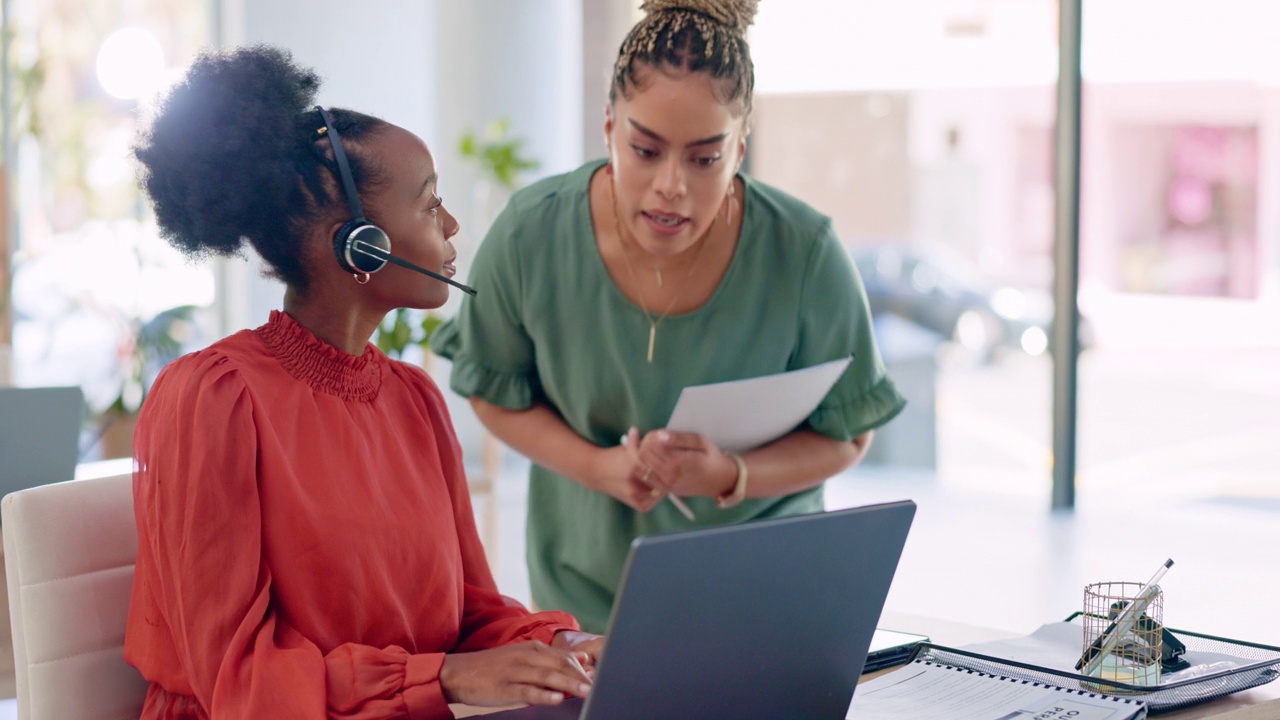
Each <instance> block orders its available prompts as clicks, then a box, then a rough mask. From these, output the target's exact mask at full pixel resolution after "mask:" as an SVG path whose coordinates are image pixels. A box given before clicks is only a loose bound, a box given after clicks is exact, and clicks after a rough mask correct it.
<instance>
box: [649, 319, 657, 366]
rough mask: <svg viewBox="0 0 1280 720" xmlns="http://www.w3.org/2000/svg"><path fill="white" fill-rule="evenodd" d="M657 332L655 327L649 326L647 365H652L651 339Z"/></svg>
mask: <svg viewBox="0 0 1280 720" xmlns="http://www.w3.org/2000/svg"><path fill="white" fill-rule="evenodd" d="M657 332H658V327H657V326H656V325H652V324H650V325H649V363H650V364H653V338H654V335H656V334H657Z"/></svg>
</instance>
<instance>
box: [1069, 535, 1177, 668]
mask: <svg viewBox="0 0 1280 720" xmlns="http://www.w3.org/2000/svg"><path fill="white" fill-rule="evenodd" d="M1171 567H1173V560H1172V559H1169V560H1165V561H1164V564H1163V565H1161V566H1160V569H1159V570H1156V574H1155V575H1152V576H1151V579H1150V580H1148V581H1147V582H1146V584H1144V585H1143V586H1142V591H1141V592H1139V593H1138V596H1137V597H1136V598H1134V599H1133V601H1132V602H1130V603H1129V604H1128V605H1126V606H1125V607H1124V608H1123V609H1122V610H1121V611H1120V614H1119V615H1118V616H1117V617H1116V619H1115V622H1113V623H1111V625H1109V626H1108V627H1107V629H1106V630H1104V631H1103V632H1102V634H1101V635H1099V636H1098V639H1097V640H1094V641H1093V644H1092V645H1090V646H1089V649H1088V650H1086V651H1085V653H1084V655H1083V656H1082V657H1081V658H1080V662H1078V663H1076V669H1077V670H1078V669H1080V668H1081V667H1082V666H1083V667H1084V674H1085V675H1092V674H1093V672H1094V671H1095V670H1096V669H1097V668H1098V665H1101V664H1102V659H1103V658H1105V657H1106V656H1107V655H1109V654H1111V652H1112V651H1114V650H1115V648H1116V646H1117V645H1119V644H1120V639H1121V638H1123V637H1124V636H1125V635H1127V634H1129V632H1130V631H1131V630H1132V629H1133V626H1134V624H1136V623H1137V622H1138V619H1139V618H1141V617H1142V614H1143V613H1144V612H1146V611H1147V606H1148V605H1150V604H1151V601H1152V600H1154V599H1155V594H1156V589H1157V588H1156V583H1158V582H1160V578H1162V577H1164V574H1165V573H1166V572H1168V571H1169V568H1171ZM1095 649H1096V651H1095Z"/></svg>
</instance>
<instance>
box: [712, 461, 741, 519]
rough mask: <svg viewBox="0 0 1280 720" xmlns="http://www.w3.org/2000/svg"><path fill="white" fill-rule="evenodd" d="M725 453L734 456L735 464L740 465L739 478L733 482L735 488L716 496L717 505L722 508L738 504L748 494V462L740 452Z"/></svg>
mask: <svg viewBox="0 0 1280 720" xmlns="http://www.w3.org/2000/svg"><path fill="white" fill-rule="evenodd" d="M725 455H728V456H729V457H730V458H733V462H734V464H736V465H737V466H738V480H737V482H735V483H734V484H733V489H731V490H729V491H728V492H726V493H724V494H723V495H718V496H716V507H718V508H720V509H721V510H724V509H727V508H731V507H733V506H734V505H737V504H738V503H740V502H742V499H743V498H745V497H746V496H747V462H746V461H745V460H743V459H742V456H741V455H739V454H738V453H725Z"/></svg>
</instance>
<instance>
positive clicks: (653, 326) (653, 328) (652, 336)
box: [609, 178, 719, 364]
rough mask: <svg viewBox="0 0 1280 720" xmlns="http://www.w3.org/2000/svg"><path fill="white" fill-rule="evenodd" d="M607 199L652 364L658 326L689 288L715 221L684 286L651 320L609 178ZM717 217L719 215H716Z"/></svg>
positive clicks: (615, 192) (659, 274) (701, 245)
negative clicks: (636, 297)
mask: <svg viewBox="0 0 1280 720" xmlns="http://www.w3.org/2000/svg"><path fill="white" fill-rule="evenodd" d="M609 199H610V201H611V202H612V203H613V208H612V210H613V231H614V233H616V234H617V236H618V247H619V248H620V249H621V250H622V261H623V262H624V263H626V265H627V273H628V274H629V275H630V276H631V282H632V283H634V284H635V286H636V294H637V295H639V296H640V311H641V312H643V313H644V317H645V320H648V321H649V354H648V361H649V363H650V364H652V363H653V345H654V341H655V340H656V338H657V336H658V325H659V324H661V323H662V321H663V320H666V319H667V315H669V314H670V313H671V308H673V307H675V306H676V303H677V302H679V301H680V298H681V297H684V291H685V288H687V287H689V280H690V279H691V278H693V271H694V269H695V268H697V267H698V258H700V257H702V249H703V248H705V247H706V246H707V241H708V238H709V237H710V236H711V229H712V228H713V227H715V225H716V220H715V218H714V217H713V218H711V225H709V226H708V227H707V231H706V233H704V234H703V236H702V238H701V240H700V241H699V242H698V251H697V252H696V253H694V255H693V260H692V261H691V262H690V263H689V272H688V273H686V274H685V276H684V285H681V286H680V290H679V291H677V292H676V294H675V297H673V298H671V302H669V303H667V309H666V310H663V311H662V314H661V315H659V316H658V319H657V320H655V319H654V318H653V314H652V313H650V312H649V303H648V301H646V300H645V298H644V288H643V287H642V286H641V284H640V280H639V279H637V277H636V271H635V268H633V267H631V255H630V253H628V252H627V243H626V241H624V240H623V236H622V223H621V222H620V221H619V220H618V191H617V190H616V189H615V188H614V186H613V178H609ZM716 214H717V215H719V213H716ZM658 287H662V273H661V271H659V272H658Z"/></svg>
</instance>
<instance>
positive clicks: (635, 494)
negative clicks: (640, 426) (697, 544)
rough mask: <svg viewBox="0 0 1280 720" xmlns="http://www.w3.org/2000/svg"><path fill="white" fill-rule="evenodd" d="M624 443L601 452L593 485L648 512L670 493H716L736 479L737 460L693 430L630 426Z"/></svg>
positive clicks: (721, 491)
mask: <svg viewBox="0 0 1280 720" xmlns="http://www.w3.org/2000/svg"><path fill="white" fill-rule="evenodd" d="M625 437H626V442H624V443H623V444H621V445H618V446H617V447H614V448H609V449H607V450H605V451H604V452H605V455H606V456H607V459H608V462H607V463H606V467H605V468H604V469H603V472H601V473H600V474H599V475H600V480H599V481H598V486H597V487H595V488H594V489H596V490H599V491H601V492H604V493H607V494H609V495H611V496H613V497H614V498H616V499H617V500H619V501H621V502H623V503H625V504H626V505H628V506H630V507H632V508H634V509H636V510H639V511H640V512H649V511H650V510H652V509H653V508H654V506H655V505H657V504H658V503H659V502H661V501H662V499H663V498H664V497H666V496H667V495H668V494H670V493H674V494H675V495H679V496H682V497H683V496H702V497H717V496H719V495H721V494H723V493H725V492H726V491H728V490H730V489H731V488H732V487H733V485H734V482H735V481H736V480H737V477H738V467H737V464H736V463H735V462H734V461H733V459H732V458H730V457H729V456H728V455H726V454H724V453H723V452H722V451H721V450H720V448H718V447H716V445H715V443H712V442H711V441H710V440H708V439H707V438H706V436H704V435H701V434H698V433H688V432H677V431H674V430H665V429H659V430H651V431H650V432H648V433H646V434H645V435H644V436H641V435H640V431H639V430H637V429H636V428H631V429H630V430H629V431H627V434H626V436H625Z"/></svg>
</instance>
